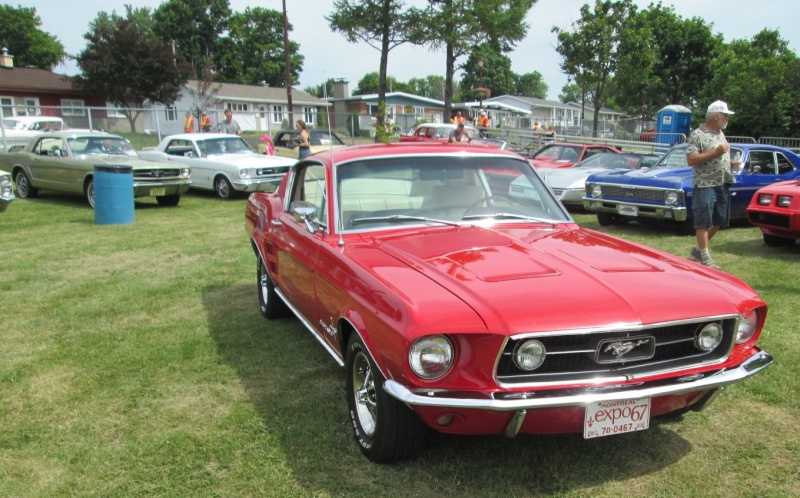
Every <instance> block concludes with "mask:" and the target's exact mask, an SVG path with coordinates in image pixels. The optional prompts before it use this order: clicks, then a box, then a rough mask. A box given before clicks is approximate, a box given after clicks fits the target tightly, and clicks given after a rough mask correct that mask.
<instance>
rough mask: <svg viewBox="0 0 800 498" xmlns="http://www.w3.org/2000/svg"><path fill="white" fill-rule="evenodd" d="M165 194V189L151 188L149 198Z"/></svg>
mask: <svg viewBox="0 0 800 498" xmlns="http://www.w3.org/2000/svg"><path fill="white" fill-rule="evenodd" d="M166 193H167V189H166V188H164V187H158V188H151V189H150V195H151V196H156V195H165V194H166Z"/></svg>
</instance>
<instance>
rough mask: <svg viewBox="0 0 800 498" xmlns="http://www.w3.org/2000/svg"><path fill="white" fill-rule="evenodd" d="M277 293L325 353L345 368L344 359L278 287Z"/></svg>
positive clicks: (276, 288) (276, 287)
mask: <svg viewBox="0 0 800 498" xmlns="http://www.w3.org/2000/svg"><path fill="white" fill-rule="evenodd" d="M275 293H276V294H277V295H278V297H280V298H281V301H283V302H284V303H285V304H286V306H287V307H288V308H289V309H290V310H292V313H294V314H295V316H296V317H297V319H298V320H300V323H302V324H303V325H304V326H305V327H306V328H307V329H308V331H309V332H311V335H313V336H314V339H316V340H317V342H319V343H320V344H322V347H324V348H325V351H327V352H328V354H330V355H331V356H333V359H334V360H336V363H338V364H339V366H340V367H343V366H344V361H343V360H342V358H341V357H340V356H339V355H338V354H337V353H336V351H335V350H334V349H333V348H332V347H331V346H330V344H328V343H327V342H325V339H323V338H322V336H320V335H319V334H317V331H316V330H315V329H314V327H313V326H312V325H311V322H309V321H308V320H306V318H305V317H304V316H303V315H302V314H300V312H299V311H298V310H297V308H295V307H294V306H292V303H290V302H289V300H288V299H286V296H284V295H283V292H281V290H280V289H279V288H278V286H277V285H276V286H275Z"/></svg>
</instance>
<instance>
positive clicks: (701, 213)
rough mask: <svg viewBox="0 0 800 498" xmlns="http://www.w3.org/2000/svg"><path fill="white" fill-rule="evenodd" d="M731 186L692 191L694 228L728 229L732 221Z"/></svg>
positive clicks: (702, 188)
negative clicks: (729, 222)
mask: <svg viewBox="0 0 800 498" xmlns="http://www.w3.org/2000/svg"><path fill="white" fill-rule="evenodd" d="M729 192H730V185H727V184H725V185H722V186H719V187H695V188H694V189H693V190H692V216H693V217H694V228H695V229H697V228H711V227H726V226H728V221H729V220H730V195H729Z"/></svg>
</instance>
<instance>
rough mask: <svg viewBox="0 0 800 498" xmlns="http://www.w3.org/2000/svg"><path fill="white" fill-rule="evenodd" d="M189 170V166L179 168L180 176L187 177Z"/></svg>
mask: <svg viewBox="0 0 800 498" xmlns="http://www.w3.org/2000/svg"><path fill="white" fill-rule="evenodd" d="M190 171H191V170H189V168H183V169H182V170H181V176H182V177H184V178H189V173H190Z"/></svg>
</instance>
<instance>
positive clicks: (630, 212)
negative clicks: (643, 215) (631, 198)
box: [619, 204, 639, 216]
mask: <svg viewBox="0 0 800 498" xmlns="http://www.w3.org/2000/svg"><path fill="white" fill-rule="evenodd" d="M619 214H622V215H625V216H637V215H638V214H639V208H638V207H636V206H628V205H624V204H620V206H619Z"/></svg>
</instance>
